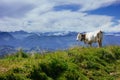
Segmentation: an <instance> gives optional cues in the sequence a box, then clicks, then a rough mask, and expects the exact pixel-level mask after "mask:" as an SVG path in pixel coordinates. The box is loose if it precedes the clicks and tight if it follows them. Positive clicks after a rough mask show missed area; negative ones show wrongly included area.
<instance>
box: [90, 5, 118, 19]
mask: <svg viewBox="0 0 120 80" xmlns="http://www.w3.org/2000/svg"><path fill="white" fill-rule="evenodd" d="M88 13H89V14H98V15H107V16H113V17H114V18H115V19H120V4H117V5H110V6H107V7H102V8H99V9H96V10H93V11H88Z"/></svg>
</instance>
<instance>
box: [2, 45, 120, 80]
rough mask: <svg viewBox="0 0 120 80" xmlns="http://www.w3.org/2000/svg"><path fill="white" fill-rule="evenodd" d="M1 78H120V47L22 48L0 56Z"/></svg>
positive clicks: (84, 79)
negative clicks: (46, 49)
mask: <svg viewBox="0 0 120 80" xmlns="http://www.w3.org/2000/svg"><path fill="white" fill-rule="evenodd" d="M0 80H120V46H105V47H102V48H95V47H78V46H76V47H71V48H69V49H67V50H57V51H54V52H43V53H31V54H30V53H29V54H28V53H25V52H23V51H22V50H19V51H18V52H17V53H15V54H12V55H5V56H4V57H2V58H0Z"/></svg>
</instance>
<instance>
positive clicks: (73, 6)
mask: <svg viewBox="0 0 120 80" xmlns="http://www.w3.org/2000/svg"><path fill="white" fill-rule="evenodd" d="M79 9H80V5H76V4H67V5H58V6H55V7H54V10H55V11H62V10H70V11H78V10H79Z"/></svg>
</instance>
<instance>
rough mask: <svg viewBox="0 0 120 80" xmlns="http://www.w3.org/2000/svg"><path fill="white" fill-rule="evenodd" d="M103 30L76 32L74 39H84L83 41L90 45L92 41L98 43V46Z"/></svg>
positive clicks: (100, 43) (100, 45)
mask: <svg viewBox="0 0 120 80" xmlns="http://www.w3.org/2000/svg"><path fill="white" fill-rule="evenodd" d="M102 39H103V32H102V31H101V30H99V31H94V32H88V33H84V34H83V33H78V35H77V38H76V40H80V41H84V43H85V44H86V43H87V44H89V45H90V46H92V43H96V42H97V43H98V47H102Z"/></svg>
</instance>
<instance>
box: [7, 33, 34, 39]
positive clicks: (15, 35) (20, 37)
mask: <svg viewBox="0 0 120 80" xmlns="http://www.w3.org/2000/svg"><path fill="white" fill-rule="evenodd" d="M9 33H10V34H11V35H12V36H14V37H15V38H16V39H21V40H22V39H24V38H26V37H28V36H30V35H32V34H33V33H28V32H25V31H15V32H9Z"/></svg>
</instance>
